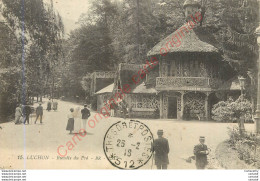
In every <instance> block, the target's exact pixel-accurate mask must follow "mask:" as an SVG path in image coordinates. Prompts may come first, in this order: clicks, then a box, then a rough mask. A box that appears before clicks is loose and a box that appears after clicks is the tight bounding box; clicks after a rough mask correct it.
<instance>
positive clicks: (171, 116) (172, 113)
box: [168, 97, 177, 119]
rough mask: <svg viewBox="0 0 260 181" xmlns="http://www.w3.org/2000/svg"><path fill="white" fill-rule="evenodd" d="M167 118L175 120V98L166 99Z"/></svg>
mask: <svg viewBox="0 0 260 181" xmlns="http://www.w3.org/2000/svg"><path fill="white" fill-rule="evenodd" d="M168 118H169V119H177V97H169V98H168Z"/></svg>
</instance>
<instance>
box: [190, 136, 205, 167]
mask: <svg viewBox="0 0 260 181" xmlns="http://www.w3.org/2000/svg"><path fill="white" fill-rule="evenodd" d="M199 142H200V144H198V145H195V146H194V150H193V153H194V155H195V161H196V168H197V169H205V167H206V166H207V164H208V159H207V155H208V154H209V151H208V147H207V145H205V137H204V136H201V137H200V139H199Z"/></svg>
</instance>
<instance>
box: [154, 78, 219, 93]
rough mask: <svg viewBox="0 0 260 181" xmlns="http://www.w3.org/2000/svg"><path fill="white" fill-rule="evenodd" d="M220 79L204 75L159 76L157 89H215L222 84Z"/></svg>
mask: <svg viewBox="0 0 260 181" xmlns="http://www.w3.org/2000/svg"><path fill="white" fill-rule="evenodd" d="M221 83H222V82H221V81H220V80H219V79H211V78H204V77H157V78H156V89H157V90H205V91H207V90H213V89H217V88H218V87H219V85H221Z"/></svg>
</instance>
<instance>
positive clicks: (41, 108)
mask: <svg viewBox="0 0 260 181" xmlns="http://www.w3.org/2000/svg"><path fill="white" fill-rule="evenodd" d="M42 115H43V107H42V104H41V103H40V104H39V106H38V107H37V108H36V120H35V122H34V124H36V122H37V120H38V117H40V123H41V124H42Z"/></svg>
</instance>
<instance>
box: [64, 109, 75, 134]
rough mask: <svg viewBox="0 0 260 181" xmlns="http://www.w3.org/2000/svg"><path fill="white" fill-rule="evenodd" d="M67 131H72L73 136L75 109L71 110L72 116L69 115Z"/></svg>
mask: <svg viewBox="0 0 260 181" xmlns="http://www.w3.org/2000/svg"><path fill="white" fill-rule="evenodd" d="M66 130H67V131H70V134H72V131H73V130H74V109H73V108H71V109H70V114H69V115H68V123H67V127H66Z"/></svg>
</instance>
